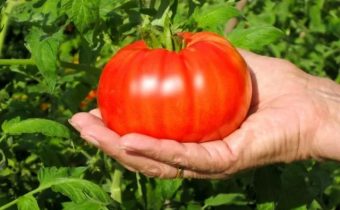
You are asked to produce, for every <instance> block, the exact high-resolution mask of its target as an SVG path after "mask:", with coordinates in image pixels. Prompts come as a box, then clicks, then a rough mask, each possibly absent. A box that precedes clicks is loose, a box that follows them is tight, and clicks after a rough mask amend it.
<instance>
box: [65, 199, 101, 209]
mask: <svg viewBox="0 0 340 210" xmlns="http://www.w3.org/2000/svg"><path fill="white" fill-rule="evenodd" d="M79 209H81V210H94V209H95V210H106V209H107V208H106V207H105V205H103V204H102V203H97V202H94V201H91V200H84V201H82V202H80V203H75V202H65V203H63V210H79Z"/></svg>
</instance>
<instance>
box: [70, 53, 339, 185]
mask: <svg viewBox="0 0 340 210" xmlns="http://www.w3.org/2000/svg"><path fill="white" fill-rule="evenodd" d="M240 52H241V54H242V56H243V57H244V58H245V60H246V62H247V64H248V65H249V67H250V69H251V72H252V80H253V91H254V94H253V98H252V104H251V110H250V112H249V114H248V117H247V118H246V120H245V121H244V122H243V124H242V125H241V127H240V128H239V129H238V130H236V131H235V132H233V133H232V134H231V135H229V136H227V137H225V138H224V139H221V140H217V141H211V142H205V143H179V142H176V141H173V140H161V141H160V140H158V139H155V138H152V137H149V136H145V135H140V134H134V133H132V134H127V135H124V136H119V135H117V134H116V133H115V132H114V131H112V130H109V129H108V128H106V127H105V126H104V124H103V122H102V120H101V117H100V113H99V111H98V110H97V109H96V110H92V111H91V112H89V113H77V114H75V115H74V116H73V117H72V118H71V119H70V123H71V124H72V125H73V126H74V127H75V128H76V129H77V130H78V131H79V132H80V133H81V136H82V137H83V138H84V139H85V140H86V141H88V142H89V143H91V144H93V145H95V146H97V147H98V148H99V149H101V150H103V151H104V152H105V153H106V154H108V155H110V156H111V157H113V158H114V159H116V160H117V161H118V162H120V163H121V164H122V165H123V166H125V167H126V168H127V169H129V170H131V171H139V172H141V173H143V174H145V175H147V176H153V177H161V178H174V177H175V176H176V173H177V168H178V167H182V168H183V169H184V174H183V177H184V178H189V177H193V178H208V179H214V178H227V177H229V176H230V175H232V174H234V173H237V172H239V171H242V170H246V169H249V168H253V167H259V166H262V165H266V164H271V163H277V162H292V161H295V160H301V159H309V158H315V159H334V160H339V161H340V142H339V139H340V112H339V107H340V87H339V85H337V84H335V83H334V82H332V81H330V80H328V79H322V78H317V77H314V76H311V75H308V74H306V73H304V72H303V71H301V70H300V69H298V68H297V67H296V66H294V65H293V64H291V63H289V62H288V61H285V60H281V59H276V58H269V57H265V56H260V55H256V54H253V53H250V52H247V51H243V50H240Z"/></svg>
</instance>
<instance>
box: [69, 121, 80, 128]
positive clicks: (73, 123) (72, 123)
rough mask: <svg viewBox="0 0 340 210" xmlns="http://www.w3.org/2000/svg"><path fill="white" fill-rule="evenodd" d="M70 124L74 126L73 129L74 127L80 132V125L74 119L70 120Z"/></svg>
mask: <svg viewBox="0 0 340 210" xmlns="http://www.w3.org/2000/svg"><path fill="white" fill-rule="evenodd" d="M68 123H70V125H72V127H74V128H75V129H76V130H78V131H80V127H79V125H78V124H77V123H75V122H73V121H72V119H68Z"/></svg>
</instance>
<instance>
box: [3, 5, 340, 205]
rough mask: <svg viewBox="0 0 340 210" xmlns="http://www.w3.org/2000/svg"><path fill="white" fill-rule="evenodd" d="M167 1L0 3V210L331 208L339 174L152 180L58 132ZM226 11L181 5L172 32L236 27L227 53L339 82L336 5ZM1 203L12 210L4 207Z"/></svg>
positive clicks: (296, 171) (270, 169) (266, 170)
mask: <svg viewBox="0 0 340 210" xmlns="http://www.w3.org/2000/svg"><path fill="white" fill-rule="evenodd" d="M174 2H175V3H176V1H171V0H167V1H166V0H164V1H146V0H145V1H142V0H140V1H137V0H53V1H52V0H32V1H25V0H7V1H4V0H2V1H0V5H1V13H2V16H1V27H0V29H1V33H0V51H1V52H0V123H1V124H2V127H1V128H2V130H1V136H0V209H5V208H7V207H9V209H16V208H19V209H39V208H40V209H188V210H195V209H236V210H237V209H258V210H267V209H282V210H288V209H296V210H305V209H310V210H317V209H333V210H335V209H337V208H339V206H340V167H339V166H340V165H339V163H335V162H332V161H326V162H322V163H321V162H315V161H304V162H297V163H293V164H277V165H273V166H267V167H263V168H258V169H254V170H251V171H247V172H244V173H241V174H238V175H235V176H233V177H232V178H230V179H228V180H212V181H211V180H158V179H153V178H147V177H144V176H142V175H139V174H135V173H131V172H129V171H126V170H125V169H123V168H122V167H121V166H119V165H118V164H117V163H116V162H115V161H114V160H112V159H111V158H110V157H107V156H106V155H104V154H103V153H102V152H100V151H97V150H96V149H95V148H93V147H91V146H89V145H87V144H85V143H84V142H83V140H81V139H80V137H79V135H78V133H76V132H75V131H74V130H73V129H72V128H71V127H70V126H69V125H68V123H67V119H69V118H70V117H71V116H72V114H74V113H76V112H78V111H87V110H90V109H91V108H94V107H95V101H90V102H88V103H87V104H86V106H83V105H81V102H82V101H83V100H84V98H85V97H86V95H87V93H88V92H89V91H90V90H92V89H94V88H95V87H96V84H97V81H98V77H99V75H100V69H101V68H102V67H103V65H104V64H105V62H106V61H107V60H108V59H109V58H110V56H111V55H112V54H114V53H115V52H116V51H117V50H118V49H119V48H120V47H122V46H124V45H125V44H127V43H130V42H131V41H133V40H135V39H137V38H139V37H138V35H136V32H137V31H138V27H137V26H138V24H139V23H140V21H141V17H142V15H149V16H150V17H152V18H154V19H157V18H158V19H159V18H160V17H161V15H162V12H164V10H165V9H166V7H167V6H168V5H170V4H172V3H174ZM177 3H178V2H177ZM234 4H235V1H223V0H207V1H204V0H187V1H180V2H179V3H178V9H177V11H176V12H177V16H176V17H175V18H174V19H175V23H176V24H174V25H173V27H174V28H185V29H187V30H194V31H195V30H202V29H204V30H211V31H215V32H218V33H220V34H224V23H225V22H226V21H227V20H228V19H230V18H232V17H235V16H237V17H238V19H239V24H238V25H237V27H236V28H235V29H234V30H233V31H232V32H230V33H228V34H224V35H226V37H228V38H229V39H230V40H231V41H232V42H233V43H234V44H235V45H236V46H238V47H243V48H248V49H251V50H253V51H256V52H258V53H261V54H267V55H271V56H275V57H281V58H285V59H288V60H290V61H292V62H293V63H295V64H296V65H298V66H299V67H301V68H302V69H304V70H305V71H307V72H309V73H311V74H314V75H317V76H322V77H329V78H330V79H333V80H335V81H337V82H339V83H340V73H339V64H340V9H339V8H340V3H339V1H337V0H317V1H312V0H306V1H300V0H285V1H279V0H263V1H260V0H252V1H248V3H247V5H246V7H245V8H244V9H243V10H242V12H241V13H240V12H238V11H237V10H235V9H234V7H233V5H234ZM173 12H175V10H173ZM188 14H190V16H189V17H188V16H187V15H188ZM184 19H188V21H187V22H185V23H183V21H182V20H184ZM272 26H275V27H276V28H279V29H280V30H281V31H280V30H278V29H276V28H273V27H272ZM274 40H276V41H275V42H274V43H272V42H273V41H274ZM22 195H25V196H22ZM20 196H22V197H20ZM17 198H19V199H17ZM15 199H17V200H15ZM11 201H12V202H14V203H12V204H17V206H15V205H12V206H10V205H7V206H6V205H5V204H6V203H8V202H11ZM1 206H2V207H1Z"/></svg>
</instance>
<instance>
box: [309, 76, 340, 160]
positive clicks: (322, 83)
mask: <svg viewBox="0 0 340 210" xmlns="http://www.w3.org/2000/svg"><path fill="white" fill-rule="evenodd" d="M309 81H310V83H309V84H308V89H309V91H310V92H311V94H312V95H313V101H314V104H315V116H316V117H315V120H317V121H318V122H317V123H316V126H315V128H314V129H315V132H313V133H314V136H313V137H310V138H309V139H306V140H307V141H309V140H312V144H311V146H312V147H311V156H312V157H314V158H316V159H332V160H338V161H340V85H339V84H336V83H335V82H334V81H332V80H330V79H326V78H319V77H314V76H311V79H310V80H309Z"/></svg>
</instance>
